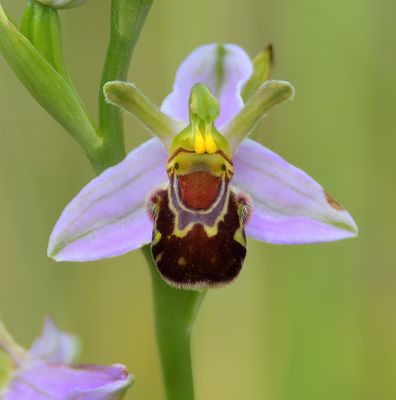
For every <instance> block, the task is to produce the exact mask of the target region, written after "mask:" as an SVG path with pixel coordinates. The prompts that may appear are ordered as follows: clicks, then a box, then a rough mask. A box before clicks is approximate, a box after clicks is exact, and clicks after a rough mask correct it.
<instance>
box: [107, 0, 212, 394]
mask: <svg viewBox="0 0 396 400" xmlns="http://www.w3.org/2000/svg"><path fill="white" fill-rule="evenodd" d="M151 4H152V0H113V2H112V17H111V25H112V28H111V38H110V44H109V49H108V52H107V58H106V63H105V67H104V71H103V76H102V82H101V86H100V101H99V116H100V131H101V132H102V133H103V139H104V141H105V143H106V144H107V145H108V146H109V153H108V154H111V155H112V157H111V158H109V159H107V163H108V165H107V166H110V165H112V164H113V163H116V162H118V161H120V160H121V159H122V158H123V157H124V154H125V153H124V133H123V123H122V115H121V111H120V110H119V108H118V107H115V106H113V105H110V104H107V103H106V100H105V97H104V94H103V86H104V84H105V83H106V82H108V81H126V79H127V72H128V68H129V63H130V59H131V56H132V51H133V49H134V46H135V44H136V41H137V39H138V37H139V34H140V31H141V28H142V26H143V23H144V20H145V18H146V16H147V13H148V11H149V9H150V6H151ZM143 253H144V255H145V257H146V259H147V263H148V264H149V266H150V269H151V272H152V282H153V294H154V315H155V325H156V333H157V341H158V346H159V350H160V355H161V362H162V370H163V375H164V382H165V388H166V394H167V399H168V400H193V399H194V385H193V376H192V367H191V351H190V337H191V329H192V326H193V322H194V320H195V316H196V314H197V312H198V310H199V306H200V304H201V302H202V300H203V297H204V294H205V292H201V293H199V292H193V291H183V290H177V289H173V288H171V287H170V286H169V285H167V284H166V283H165V282H164V281H163V280H162V278H161V277H160V276H159V274H158V271H157V269H156V267H155V265H154V263H153V259H152V256H151V253H150V249H149V247H148V246H145V247H144V248H143Z"/></svg>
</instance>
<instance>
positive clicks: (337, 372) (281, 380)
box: [0, 0, 396, 400]
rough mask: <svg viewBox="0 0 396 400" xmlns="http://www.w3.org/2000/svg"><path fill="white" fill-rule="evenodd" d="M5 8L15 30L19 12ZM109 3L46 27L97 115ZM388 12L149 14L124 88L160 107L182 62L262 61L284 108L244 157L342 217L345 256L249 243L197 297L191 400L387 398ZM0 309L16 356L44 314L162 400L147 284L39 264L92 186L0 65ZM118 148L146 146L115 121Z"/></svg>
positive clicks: (226, 7) (140, 269) (130, 259)
mask: <svg viewBox="0 0 396 400" xmlns="http://www.w3.org/2000/svg"><path fill="white" fill-rule="evenodd" d="M2 4H3V5H4V6H5V7H6V9H7V11H8V13H9V14H10V15H12V16H13V17H14V18H15V20H19V18H20V15H21V12H22V10H23V7H24V1H23V0H18V1H16V0H8V1H7V0H4V1H2ZM109 6H110V1H98V0H96V1H95V0H88V1H87V3H86V4H85V6H83V7H80V8H77V9H74V10H69V11H65V12H62V13H61V18H62V23H63V31H64V49H65V55H66V60H67V64H68V65H69V67H70V70H71V73H72V76H73V78H74V80H75V83H76V86H77V87H78V88H79V90H80V92H81V95H82V97H83V99H84V100H85V101H86V103H87V105H88V107H89V109H90V110H91V111H92V113H94V115H96V114H95V113H96V105H97V92H98V82H99V79H100V73H101V68H102V62H103V58H104V54H105V49H106V46H107V39H108V28H109V26H108V19H109ZM395 13H396V5H395V4H394V3H392V2H390V1H386V0H382V1H365V0H364V1H362V0H350V1H347V2H345V1H342V0H335V1H331V2H329V1H324V0H319V1H317V0H316V1H314V0H300V1H292V0H278V1H269V0H268V1H266V0H245V1H237V0H216V1H213V0H200V1H185V0H161V1H160V0H154V6H153V8H152V11H151V13H150V15H149V18H148V21H147V23H146V26H145V29H144V30H143V34H142V36H141V40H140V42H139V43H138V46H137V48H136V51H135V55H134V59H133V63H132V67H131V69H130V75H129V79H130V80H131V81H134V82H136V83H137V84H138V85H139V87H140V88H142V89H143V90H144V91H145V92H146V93H147V94H148V95H149V96H150V97H151V98H152V99H153V100H155V101H156V102H157V103H160V102H161V100H162V99H163V97H164V96H165V95H166V94H167V93H168V92H169V91H170V89H171V85H172V81H173V76H174V72H175V69H176V67H177V65H178V64H179V63H180V62H181V60H182V59H183V58H184V57H185V56H186V55H187V54H188V53H189V52H190V51H191V50H192V49H193V48H195V47H196V46H198V45H200V44H203V43H208V42H213V41H223V42H234V43H237V44H239V45H241V46H242V47H243V48H245V49H246V50H247V51H248V52H249V54H250V55H251V56H254V55H255V54H256V53H257V52H258V51H260V50H261V49H262V48H263V47H264V46H266V45H267V44H268V43H269V42H271V43H273V45H274V46H275V59H276V64H275V72H274V77H275V78H279V79H287V80H290V81H291V82H292V83H293V84H294V85H295V87H296V90H297V95H296V97H295V100H294V101H293V102H289V103H287V104H285V105H283V106H281V107H279V108H278V109H276V110H275V111H273V112H272V113H271V114H270V115H269V116H268V118H266V120H265V122H264V124H263V125H262V129H261V131H260V132H261V133H260V136H259V139H260V141H261V142H262V143H264V144H265V145H267V146H269V147H270V148H271V149H274V150H276V151H277V152H278V153H280V154H281V155H282V156H284V157H285V158H286V159H287V160H288V161H290V162H292V163H294V164H295V165H297V166H299V167H301V168H303V169H304V170H305V171H307V172H308V173H309V174H311V175H312V176H313V177H314V178H315V179H317V180H318V181H319V182H320V183H321V184H323V185H324V186H325V188H326V189H327V190H328V191H329V192H330V193H332V194H333V195H334V196H335V197H336V198H337V199H338V200H340V201H341V202H342V203H343V204H344V205H345V207H346V208H347V209H348V210H349V211H350V212H351V214H352V215H353V216H354V217H355V219H356V221H357V223H358V225H359V227H360V231H361V233H360V236H359V237H358V238H357V239H355V240H347V241H342V242H338V243H330V244H323V245H310V246H301V247H299V246H290V247H286V246H273V245H266V244H262V243H258V242H254V241H252V240H251V241H250V242H249V252H248V257H247V261H246V264H245V267H244V269H243V271H242V273H241V276H240V277H239V278H238V279H237V280H236V282H235V283H233V284H232V285H230V286H228V287H225V288H223V289H218V290H212V291H210V293H209V295H208V296H207V298H206V299H205V302H204V304H203V307H202V310H201V312H200V314H199V317H198V320H197V323H196V327H195V331H194V336H193V357H194V365H195V376H196V391H197V399H198V400H212V399H215V400H226V399H227V400H240V399H249V400H256V399H257V400H262V399H264V400H300V399H301V400H317V399H321V400H334V399H339V400H344V399H345V400H391V399H395V398H396V268H395V267H396V263H395V261H394V258H395V244H394V239H395V225H396V218H395V215H396V213H395V204H396V188H395V178H396V174H395V165H394V163H393V161H394V157H395V155H394V154H395V145H396V135H395V115H396V111H395V108H396V99H395V93H396V80H395V69H396V62H395V61H396V46H395V38H396V25H395V24H394V16H395ZM0 84H1V86H0V120H1V132H0V138H1V141H0V182H1V189H0V221H1V222H0V309H1V311H2V314H3V318H4V319H5V322H6V323H7V325H8V326H9V328H10V330H11V331H12V332H13V333H14V335H15V336H16V337H17V338H18V339H19V341H20V342H21V343H23V344H24V345H26V346H27V345H29V344H30V342H31V340H32V339H33V338H34V336H35V335H36V334H37V333H38V331H39V329H40V325H41V323H42V320H43V316H44V315H45V314H46V313H48V312H50V313H51V314H53V315H54V316H55V318H56V321H57V322H58V324H59V325H60V326H61V327H62V328H64V329H67V330H70V331H72V332H75V333H77V334H78V335H79V336H80V337H81V338H82V341H83V352H82V356H81V361H82V362H95V363H114V362H120V363H124V364H126V365H128V367H129V369H130V371H132V372H133V373H134V374H135V375H136V377H137V381H136V383H135V385H134V387H133V388H132V389H131V390H130V392H129V395H128V399H158V400H160V399H163V398H164V392H163V388H162V382H161V372H160V368H159V361H158V354H157V348H156V343H155V338H154V331H153V315H152V298H151V292H150V276H149V271H148V268H147V267H146V265H145V263H144V260H143V257H142V255H141V253H140V252H139V251H135V252H133V253H130V254H128V255H125V256H123V257H120V258H116V259H112V260H106V261H101V262H95V263H87V264H80V265H77V264H55V263H53V262H51V261H49V260H48V259H47V258H46V246H47V240H48V237H49V234H50V232H51V229H52V227H53V225H54V223H55V222H56V220H57V218H58V216H59V214H60V212H61V211H62V209H63V208H64V206H65V205H66V204H67V203H68V202H69V201H70V200H71V199H72V197H73V196H74V195H75V194H76V193H77V192H78V191H79V189H80V188H81V187H82V186H83V185H84V184H85V183H87V182H88V181H89V180H90V179H91V178H92V177H93V171H92V169H91V167H90V165H89V164H88V161H87V160H86V159H85V157H84V155H83V153H82V151H81V150H80V148H79V147H78V146H77V144H76V143H75V142H74V141H73V140H72V139H71V138H70V137H69V136H68V135H67V134H66V133H65V132H64V131H63V129H62V128H61V127H59V126H58V125H57V123H56V122H54V121H53V120H52V119H51V118H50V117H49V116H48V115H47V114H46V113H45V112H44V111H43V110H42V109H41V108H40V107H39V106H38V105H37V104H36V103H35V101H34V100H33V99H32V98H31V97H30V96H29V95H28V94H27V92H26V91H25V89H24V88H23V87H22V85H21V84H20V83H19V82H18V81H17V79H16V78H15V76H14V75H13V73H12V72H11V70H10V69H9V67H8V66H7V65H6V63H5V62H4V60H3V59H2V58H0ZM126 126H127V144H128V148H132V147H133V146H135V145H137V144H139V143H141V142H143V141H144V140H145V139H146V138H147V133H146V132H144V131H143V130H142V128H141V127H140V126H139V125H138V124H137V123H135V122H134V121H133V120H132V118H130V117H128V118H126Z"/></svg>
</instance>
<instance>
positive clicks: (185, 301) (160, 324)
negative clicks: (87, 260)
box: [143, 246, 206, 400]
mask: <svg viewBox="0 0 396 400" xmlns="http://www.w3.org/2000/svg"><path fill="white" fill-rule="evenodd" d="M143 253H144V255H145V257H146V259H147V263H148V264H149V266H150V270H151V275H152V285H153V294H154V317H155V325H156V326H155V327H156V333H157V341H158V346H159V351H160V355H161V363H162V370H163V375H164V382H165V389H166V396H167V397H166V398H167V400H193V399H194V384H193V374H192V367H191V351H190V338H191V331H192V327H193V324H194V321H195V317H196V315H197V313H198V311H199V308H200V306H201V303H202V300H203V298H204V297H205V294H206V290H205V291H201V292H198V291H187V290H179V289H174V288H172V287H171V286H169V285H168V284H167V283H165V281H164V280H163V279H162V278H161V276H160V275H159V273H158V270H157V268H156V266H155V264H154V262H153V259H152V256H151V252H150V247H149V246H145V247H144V248H143Z"/></svg>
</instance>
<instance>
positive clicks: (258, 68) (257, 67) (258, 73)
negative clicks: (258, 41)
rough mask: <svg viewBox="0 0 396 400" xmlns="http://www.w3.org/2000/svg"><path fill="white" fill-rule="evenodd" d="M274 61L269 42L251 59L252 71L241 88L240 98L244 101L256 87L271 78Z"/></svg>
mask: <svg viewBox="0 0 396 400" xmlns="http://www.w3.org/2000/svg"><path fill="white" fill-rule="evenodd" d="M273 63H274V48H273V46H272V44H269V45H268V46H267V47H266V48H265V49H264V50H263V51H261V52H260V53H259V54H257V56H256V57H255V58H254V59H253V73H252V75H251V76H250V78H249V80H248V81H247V82H246V83H245V85H244V87H243V89H242V93H241V94H242V98H243V101H244V102H245V103H246V102H247V101H248V100H249V99H250V98H251V97H252V96H253V94H254V93H255V92H256V91H257V89H258V88H259V87H260V86H261V85H262V84H263V83H264V82H265V81H266V80H268V79H270V78H271V73H272V66H273Z"/></svg>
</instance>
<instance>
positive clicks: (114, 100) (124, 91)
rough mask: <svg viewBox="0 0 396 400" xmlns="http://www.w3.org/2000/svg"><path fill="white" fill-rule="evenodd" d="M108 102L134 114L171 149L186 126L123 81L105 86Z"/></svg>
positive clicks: (104, 90) (108, 83) (133, 86)
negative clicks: (178, 134)
mask: <svg viewBox="0 0 396 400" xmlns="http://www.w3.org/2000/svg"><path fill="white" fill-rule="evenodd" d="M103 93H104V96H105V99H106V101H107V102H108V103H109V104H113V105H115V106H117V107H120V108H122V109H124V110H125V111H128V112H130V113H132V114H133V115H134V116H135V117H136V118H137V119H138V120H139V121H140V122H142V123H143V125H144V126H145V127H146V128H147V129H148V130H149V131H150V132H151V133H152V134H153V135H155V136H157V137H158V138H159V139H160V140H161V141H162V142H163V143H164V145H165V147H166V148H168V147H169V144H170V142H171V141H172V138H173V137H174V136H175V135H176V134H177V133H179V132H180V131H181V130H182V129H183V128H184V124H183V123H181V122H180V121H176V120H174V119H172V118H170V117H168V116H167V115H166V114H164V113H163V112H162V111H161V110H160V109H159V108H158V107H157V106H156V105H155V104H153V103H152V102H151V101H150V100H149V99H148V98H147V97H146V96H145V95H144V94H143V93H142V92H141V91H140V90H139V89H138V88H137V87H136V86H135V85H134V84H132V83H129V82H122V81H110V82H106V83H105V84H104V86H103Z"/></svg>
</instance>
